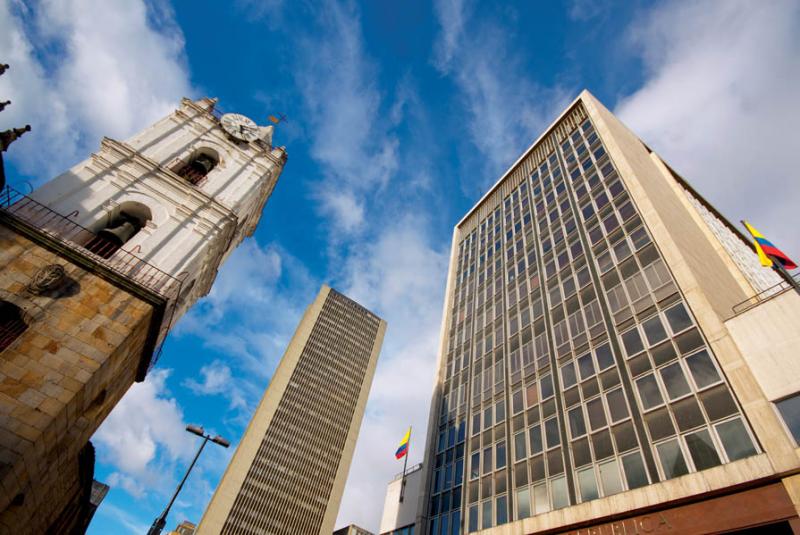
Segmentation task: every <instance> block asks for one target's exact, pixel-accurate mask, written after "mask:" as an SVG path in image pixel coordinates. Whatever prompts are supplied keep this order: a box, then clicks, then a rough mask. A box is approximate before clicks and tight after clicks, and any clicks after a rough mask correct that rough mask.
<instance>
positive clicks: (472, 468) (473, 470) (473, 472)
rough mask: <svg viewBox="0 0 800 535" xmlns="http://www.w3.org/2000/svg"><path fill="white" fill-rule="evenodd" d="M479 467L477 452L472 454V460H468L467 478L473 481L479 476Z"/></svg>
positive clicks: (479, 460)
mask: <svg viewBox="0 0 800 535" xmlns="http://www.w3.org/2000/svg"><path fill="white" fill-rule="evenodd" d="M480 465H481V454H480V453H479V452H477V451H476V452H475V453H473V454H472V458H471V459H470V465H469V478H470V479H475V478H477V477H478V476H479V475H480Z"/></svg>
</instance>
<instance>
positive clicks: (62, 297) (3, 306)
mask: <svg viewBox="0 0 800 535" xmlns="http://www.w3.org/2000/svg"><path fill="white" fill-rule="evenodd" d="M271 134H272V127H266V128H259V127H256V126H255V125H254V124H251V122H249V120H247V119H246V118H245V117H243V116H239V115H235V114H229V115H222V116H220V114H219V112H218V111H217V110H215V101H214V100H212V99H202V100H198V101H196V102H195V101H191V100H183V102H182V103H181V106H180V107H179V108H178V109H177V110H175V111H174V112H173V113H171V114H170V115H168V116H167V117H165V118H163V119H161V120H160V121H158V122H157V123H155V124H154V125H152V126H150V127H148V128H146V129H145V130H143V131H142V132H140V133H139V134H137V135H135V136H133V137H132V138H130V139H128V140H127V141H117V140H113V139H108V138H105V139H103V141H102V143H101V146H100V149H99V150H98V151H97V152H95V153H94V154H92V155H91V157H89V158H87V159H86V160H84V161H82V162H80V163H79V164H77V165H75V166H74V167H73V168H71V169H70V170H69V171H67V172H65V173H63V174H61V175H60V176H58V177H56V178H54V179H53V180H52V181H50V182H48V183H47V184H45V185H44V186H42V187H41V188H39V189H37V190H36V191H34V192H32V193H31V194H30V195H24V194H22V193H19V192H16V191H14V190H13V189H10V188H8V189H5V190H4V191H2V192H0V413H2V418H0V532H4V533H7V532H13V533H45V532H49V533H72V532H73V530H74V529H76V526H78V525H80V524H81V523H83V522H84V520H85V519H86V518H87V515H89V514H90V512H91V507H90V506H91V494H92V481H93V473H94V449H93V448H92V446H91V443H90V442H89V439H90V437H91V436H92V434H93V433H94V432H95V430H96V429H97V428H98V426H99V425H100V423H101V422H102V421H103V420H104V419H105V417H106V416H107V415H108V413H109V412H110V411H111V409H112V408H113V407H114V406H115V405H116V404H117V402H118V401H119V400H120V398H121V397H122V395H123V394H124V393H125V392H126V391H127V390H128V388H129V387H130V386H131V385H132V384H133V382H134V381H142V380H143V379H144V377H145V375H146V374H147V372H148V370H149V369H150V367H151V366H152V365H153V363H154V361H155V359H156V357H157V356H158V353H159V349H158V348H159V347H160V346H161V343H162V342H163V340H164V338H165V336H166V335H167V333H168V331H169V329H170V327H171V326H172V325H173V324H174V322H175V321H176V320H177V319H178V318H179V317H180V316H181V314H183V313H184V312H185V311H186V310H187V309H188V308H189V307H190V306H191V305H192V303H194V302H195V301H196V300H197V299H198V298H200V297H201V296H203V295H204V294H206V293H207V292H208V291H209V289H210V287H211V284H212V282H213V281H214V278H215V276H216V273H217V270H218V269H219V267H220V265H221V264H222V262H223V261H224V260H225V258H227V256H228V255H229V254H230V253H231V252H232V251H233V250H234V249H235V248H236V246H237V245H238V244H239V243H240V242H241V241H242V239H244V237H245V236H247V235H249V234H251V233H252V232H253V231H254V229H255V227H256V224H257V223H258V221H259V218H260V216H261V211H262V208H263V207H264V204H265V203H266V201H267V199H268V198H269V196H270V194H271V192H272V190H273V188H274V187H275V183H276V181H277V179H278V176H279V175H280V173H281V170H282V169H283V166H284V162H285V160H286V154H285V151H284V150H283V149H282V148H277V147H273V146H272V145H271ZM49 151H50V148H49V147H42V154H43V155H46V154H47V153H48V152H49ZM43 157H45V156H43Z"/></svg>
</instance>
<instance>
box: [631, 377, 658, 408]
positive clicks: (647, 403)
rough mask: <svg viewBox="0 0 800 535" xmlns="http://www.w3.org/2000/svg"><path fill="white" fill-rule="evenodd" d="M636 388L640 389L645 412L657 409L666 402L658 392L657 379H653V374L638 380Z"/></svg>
mask: <svg viewBox="0 0 800 535" xmlns="http://www.w3.org/2000/svg"><path fill="white" fill-rule="evenodd" d="M636 387H637V388H638V389H639V398H640V399H641V400H642V405H643V407H644V409H645V410H647V409H652V408H653V407H657V406H658V405H661V404H662V403H663V402H664V400H663V398H662V397H661V392H660V391H659V390H658V384H657V383H656V378H655V377H653V375H652V374H650V375H646V376H644V377H642V378H641V379H638V380H637V381H636Z"/></svg>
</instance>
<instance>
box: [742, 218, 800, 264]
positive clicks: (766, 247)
mask: <svg viewBox="0 0 800 535" xmlns="http://www.w3.org/2000/svg"><path fill="white" fill-rule="evenodd" d="M742 223H743V224H744V226H745V227H746V228H747V231H748V232H749V233H750V235H751V236H752V237H753V244H754V245H755V246H756V252H757V253H758V259H759V260H760V261H761V265H762V266H765V267H772V262H773V260H777V261H778V262H780V263H781V265H782V266H783V267H784V268H785V269H796V268H797V264H795V263H794V262H792V260H791V259H790V258H789V257H788V256H786V254H785V253H784V252H783V251H781V250H780V249H778V248H777V247H775V246H774V245H773V244H772V242H771V241H769V240H768V239H767V238H765V237H764V235H763V234H761V233H760V232H759V231H757V230H756V229H754V228H753V227H752V226H751V225H750V224H749V223H748V222H747V221H742Z"/></svg>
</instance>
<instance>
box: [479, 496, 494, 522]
mask: <svg viewBox="0 0 800 535" xmlns="http://www.w3.org/2000/svg"><path fill="white" fill-rule="evenodd" d="M481 517H482V522H481V528H483V529H487V528H490V527H492V502H491V500H487V501H485V502H483V511H481Z"/></svg>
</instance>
